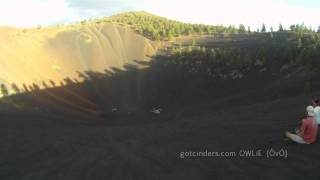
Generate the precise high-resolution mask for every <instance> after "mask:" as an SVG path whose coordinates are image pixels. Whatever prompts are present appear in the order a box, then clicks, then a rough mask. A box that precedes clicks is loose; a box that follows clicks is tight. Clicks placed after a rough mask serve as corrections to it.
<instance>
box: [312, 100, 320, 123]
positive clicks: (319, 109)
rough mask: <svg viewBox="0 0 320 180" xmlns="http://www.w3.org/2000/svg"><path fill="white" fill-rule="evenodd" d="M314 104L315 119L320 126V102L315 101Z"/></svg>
mask: <svg viewBox="0 0 320 180" xmlns="http://www.w3.org/2000/svg"><path fill="white" fill-rule="evenodd" d="M312 104H313V107H314V113H315V116H314V118H315V119H316V121H317V123H318V124H320V100H319V99H314V100H312Z"/></svg>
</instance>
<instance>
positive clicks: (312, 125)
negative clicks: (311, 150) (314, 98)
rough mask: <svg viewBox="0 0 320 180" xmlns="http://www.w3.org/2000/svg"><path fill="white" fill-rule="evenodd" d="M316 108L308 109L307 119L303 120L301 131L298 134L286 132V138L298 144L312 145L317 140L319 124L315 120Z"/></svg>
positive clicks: (309, 107)
mask: <svg viewBox="0 0 320 180" xmlns="http://www.w3.org/2000/svg"><path fill="white" fill-rule="evenodd" d="M314 116H315V113H314V108H313V107H312V106H308V107H307V118H305V119H303V120H302V125H301V128H300V131H299V132H298V133H297V134H293V133H290V132H288V131H287V132H286V137H287V138H288V139H290V140H291V141H293V142H296V143H298V144H312V143H314V142H315V141H316V139H317V134H318V124H317V121H316V120H315V118H314Z"/></svg>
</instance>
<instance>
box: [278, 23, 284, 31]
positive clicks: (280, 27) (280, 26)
mask: <svg viewBox="0 0 320 180" xmlns="http://www.w3.org/2000/svg"><path fill="white" fill-rule="evenodd" d="M282 31H283V26H282V24H280V25H279V29H278V32H282Z"/></svg>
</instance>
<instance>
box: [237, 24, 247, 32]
mask: <svg viewBox="0 0 320 180" xmlns="http://www.w3.org/2000/svg"><path fill="white" fill-rule="evenodd" d="M246 31H247V30H246V27H245V26H244V25H243V24H240V26H239V33H245V32H246Z"/></svg>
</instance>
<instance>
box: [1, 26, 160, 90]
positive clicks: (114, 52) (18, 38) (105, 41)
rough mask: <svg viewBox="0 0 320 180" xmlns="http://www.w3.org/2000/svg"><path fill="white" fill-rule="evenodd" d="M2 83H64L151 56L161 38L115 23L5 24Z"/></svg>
mask: <svg viewBox="0 0 320 180" xmlns="http://www.w3.org/2000/svg"><path fill="white" fill-rule="evenodd" d="M0 42H1V44H0V64H1V71H0V80H1V81H0V83H5V84H6V85H7V86H8V87H10V86H11V83H16V84H17V85H18V86H20V87H21V85H22V83H26V84H32V83H37V84H42V81H46V82H48V81H49V80H53V81H55V82H56V84H59V82H60V81H62V80H63V79H64V78H66V77H71V78H75V77H77V74H76V71H88V70H91V71H103V70H105V69H110V68H111V67H117V68H121V67H122V66H123V65H124V64H127V63H130V62H131V63H133V60H148V59H150V58H149V57H150V56H152V55H154V54H155V53H156V50H157V48H158V45H157V43H154V42H152V41H150V40H148V39H146V38H144V37H143V36H140V35H138V34H136V33H135V32H133V31H132V30H131V29H129V28H125V27H122V26H119V25H117V24H115V23H102V24H90V23H88V24H74V25H71V26H60V27H49V28H38V29H14V28H7V27H0Z"/></svg>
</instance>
